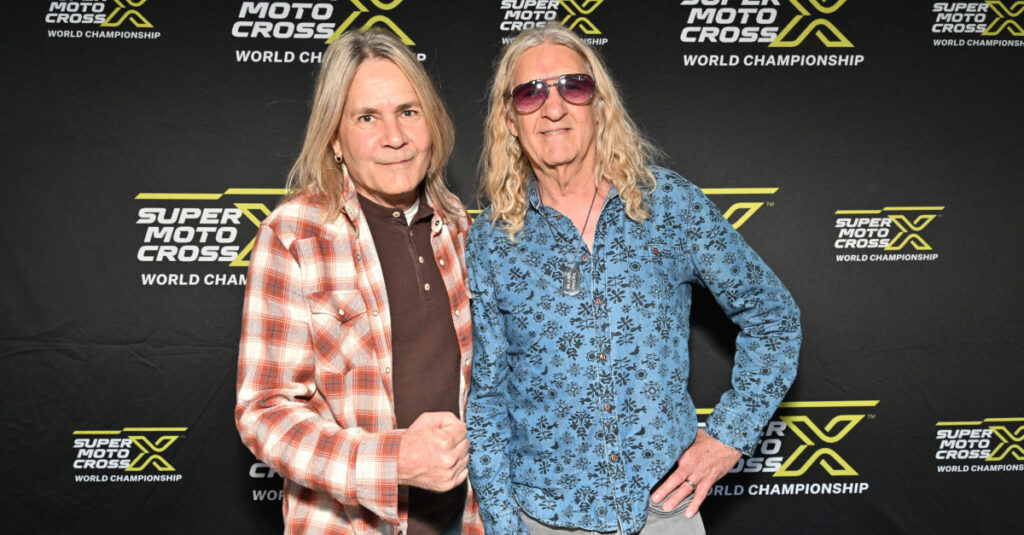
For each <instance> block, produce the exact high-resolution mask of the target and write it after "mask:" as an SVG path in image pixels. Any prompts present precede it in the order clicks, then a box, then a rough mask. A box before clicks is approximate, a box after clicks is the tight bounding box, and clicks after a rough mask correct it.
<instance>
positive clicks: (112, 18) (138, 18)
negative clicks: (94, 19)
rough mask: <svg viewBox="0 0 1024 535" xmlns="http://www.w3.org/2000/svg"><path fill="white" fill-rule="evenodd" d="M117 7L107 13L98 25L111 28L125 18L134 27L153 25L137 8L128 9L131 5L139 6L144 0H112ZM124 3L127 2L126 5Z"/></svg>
mask: <svg viewBox="0 0 1024 535" xmlns="http://www.w3.org/2000/svg"><path fill="white" fill-rule="evenodd" d="M114 3H115V4H117V7H115V8H114V10H113V11H111V12H110V14H109V15H107V18H106V20H104V21H103V24H100V26H105V27H108V28H113V27H117V26H120V25H121V24H123V23H124V21H125V19H128V20H130V21H131V22H132V24H134V25H135V27H136V28H152V27H153V25H152V24H150V23H149V21H148V20H146V17H143V16H142V13H139V12H138V10H135V9H130V8H129V7H128V6H131V7H133V8H134V7H139V6H141V5H142V4H145V3H146V0H114ZM125 4H128V5H127V6H126V5H125Z"/></svg>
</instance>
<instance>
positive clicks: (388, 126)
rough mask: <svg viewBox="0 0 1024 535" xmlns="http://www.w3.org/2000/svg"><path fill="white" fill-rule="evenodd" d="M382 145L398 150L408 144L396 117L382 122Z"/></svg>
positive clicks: (403, 130)
mask: <svg viewBox="0 0 1024 535" xmlns="http://www.w3.org/2000/svg"><path fill="white" fill-rule="evenodd" d="M383 141H384V145H385V146H387V147H391V148H393V149H397V148H400V147H402V146H404V145H405V144H406V143H407V142H408V138H407V137H406V135H405V129H404V128H402V123H401V121H399V120H398V118H397V117H392V118H390V119H385V120H384V137H383Z"/></svg>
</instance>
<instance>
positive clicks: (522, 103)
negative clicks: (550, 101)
mask: <svg viewBox="0 0 1024 535" xmlns="http://www.w3.org/2000/svg"><path fill="white" fill-rule="evenodd" d="M547 97H548V86H547V84H545V83H544V82H540V81H534V82H526V83H525V84H519V85H517V86H516V88H515V89H513V90H512V104H514V105H515V107H516V109H517V110H519V113H530V112H531V111H533V110H536V109H537V108H539V107H540V105H541V104H543V103H544V100H545V99H546V98H547Z"/></svg>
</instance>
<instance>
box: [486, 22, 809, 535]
mask: <svg viewBox="0 0 1024 535" xmlns="http://www.w3.org/2000/svg"><path fill="white" fill-rule="evenodd" d="M484 135H485V140H484V152H483V156H482V157H481V172H482V178H481V193H482V194H483V196H484V197H486V198H487V199H488V200H489V201H490V203H491V205H490V206H489V207H488V208H487V209H486V210H485V211H484V212H483V213H482V214H481V215H480V217H478V218H477V220H476V222H475V223H474V224H473V227H472V229H470V235H469V238H468V241H467V254H466V256H467V265H468V271H469V279H470V291H471V294H472V296H473V299H472V315H473V354H474V357H473V360H474V364H473V380H472V385H471V387H470V393H469V400H468V405H467V411H466V414H467V428H468V436H469V440H470V444H471V452H470V479H471V480H472V482H473V487H474V489H476V491H477V496H478V498H479V500H480V508H481V515H482V517H483V520H484V525H485V527H486V529H487V532H488V533H497V534H510V533H534V534H536V533H552V534H555V533H559V534H565V533H591V532H599V533H616V532H617V533H623V534H625V533H640V532H642V533H644V534H645V535H652V534H659V533H673V534H679V533H703V532H704V527H703V524H702V522H701V520H700V516H699V514H698V509H699V507H700V505H701V503H702V502H703V500H704V498H705V497H706V496H707V494H708V491H709V490H710V489H711V487H712V485H713V484H714V483H715V481H717V480H718V479H719V478H721V477H722V476H723V475H725V474H726V473H727V472H728V471H729V470H730V469H731V468H732V467H733V466H734V465H735V463H736V461H737V460H738V459H739V457H740V455H741V453H747V454H750V453H752V452H753V451H754V449H755V448H756V446H757V443H758V439H759V437H760V433H761V430H762V428H763V427H764V425H765V424H766V423H767V422H768V420H769V419H770V417H771V416H772V414H773V413H774V412H775V409H776V408H777V407H778V404H779V403H780V401H781V400H782V398H783V396H784V395H785V394H786V392H787V391H788V389H789V386H790V385H791V384H792V382H793V379H794V377H795V375H796V366H797V359H798V351H799V345H800V322H799V311H798V310H797V308H796V305H795V304H794V302H793V298H792V296H791V295H790V294H789V292H788V291H787V290H786V289H785V287H784V286H783V285H782V283H781V282H780V281H779V279H778V278H777V277H776V276H775V274H774V273H772V271H771V270H770V269H769V268H768V267H767V266H766V265H765V264H764V262H763V261H762V260H761V259H760V258H759V257H758V256H757V254H756V253H754V251H753V250H751V249H750V247H749V246H747V245H746V243H745V242H744V241H743V239H742V238H741V237H740V235H739V234H738V233H737V232H736V231H735V230H734V229H733V228H732V226H731V225H730V224H729V223H728V222H727V221H726V220H725V219H724V218H723V217H722V216H721V214H720V213H719V212H718V210H717V209H716V208H715V206H714V205H713V204H712V203H711V202H710V201H708V199H707V197H705V196H704V195H703V193H701V191H700V189H699V188H698V187H696V186H694V185H693V184H691V183H690V182H688V181H686V180H685V179H683V178H682V177H680V176H679V175H677V174H675V173H673V172H672V171H669V170H667V169H663V168H659V167H652V166H650V165H649V162H650V161H651V159H652V154H653V153H654V151H655V149H654V148H653V147H652V146H651V145H650V144H649V143H648V142H647V141H646V140H644V138H643V137H642V136H641V135H640V134H639V132H638V130H637V128H636V126H635V125H634V123H633V122H632V120H630V118H629V116H628V115H627V114H626V112H625V110H624V108H623V105H622V100H621V98H620V97H619V94H618V91H617V89H616V88H615V85H614V84H613V83H612V80H611V78H610V76H609V74H608V71H607V69H606V68H605V67H604V65H603V64H602V62H601V60H600V59H599V58H598V57H597V56H596V54H595V53H594V52H593V50H591V49H590V48H589V47H588V46H587V45H586V44H584V43H583V42H582V41H581V40H580V39H579V38H578V37H577V36H576V35H575V34H573V33H572V32H570V31H568V30H566V29H564V28H561V27H558V26H553V27H552V26H546V27H544V28H539V29H535V30H528V31H526V32H523V33H522V34H520V35H519V36H518V37H517V38H516V39H515V40H513V41H512V42H511V43H509V44H508V45H507V46H506V48H505V50H504V52H503V56H502V59H501V62H500V64H499V66H498V69H497V73H496V75H495V79H494V85H493V88H492V91H491V102H490V109H489V113H488V117H487V123H486V125H485V133H484ZM694 285H700V286H703V287H706V288H707V289H708V290H709V291H710V292H711V293H712V295H714V297H715V299H716V300H717V301H718V303H719V304H720V305H721V307H722V309H723V310H724V312H725V313H726V314H727V315H728V316H729V317H730V318H731V319H732V321H733V322H735V323H736V324H737V325H738V326H739V327H740V329H741V330H740V333H739V336H738V337H737V340H736V358H735V366H734V369H733V377H732V388H731V389H730V390H728V391H727V392H725V393H724V394H723V395H722V397H721V400H720V402H719V403H718V404H717V406H716V407H715V410H714V413H713V414H712V415H711V416H710V417H708V419H707V425H706V427H705V428H704V429H699V427H698V423H697V417H696V410H695V408H694V404H693V401H692V400H691V398H690V396H689V394H688V393H687V382H688V380H689V354H688V338H689V329H690V326H689V316H690V297H691V291H692V287H693V286H694Z"/></svg>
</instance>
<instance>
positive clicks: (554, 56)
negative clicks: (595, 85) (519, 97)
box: [512, 43, 588, 85]
mask: <svg viewBox="0 0 1024 535" xmlns="http://www.w3.org/2000/svg"><path fill="white" fill-rule="evenodd" d="M587 70H588V69H587V64H586V62H585V61H584V60H583V57H582V56H580V55H579V54H577V53H576V52H575V51H574V50H572V49H571V48H569V47H567V46H565V45H556V44H553V43H541V44H539V45H537V46H535V47H533V48H529V49H527V50H526V52H523V54H522V55H521V56H519V60H518V61H516V66H515V68H514V69H512V85H517V84H521V83H523V82H529V81H530V80H539V79H541V78H549V77H551V76H559V75H562V74H575V73H581V72H587Z"/></svg>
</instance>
